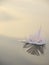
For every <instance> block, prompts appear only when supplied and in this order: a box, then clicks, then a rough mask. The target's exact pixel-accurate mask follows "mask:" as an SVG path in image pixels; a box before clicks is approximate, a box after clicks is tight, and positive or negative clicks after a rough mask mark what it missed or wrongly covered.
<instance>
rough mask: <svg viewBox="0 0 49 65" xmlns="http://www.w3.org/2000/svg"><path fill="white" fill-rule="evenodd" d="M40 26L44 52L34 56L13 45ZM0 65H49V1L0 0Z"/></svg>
mask: <svg viewBox="0 0 49 65" xmlns="http://www.w3.org/2000/svg"><path fill="white" fill-rule="evenodd" d="M40 26H41V36H42V37H44V38H45V39H46V41H47V43H46V49H45V53H44V54H43V55H40V56H34V55H31V54H28V53H27V52H26V49H24V48H23V45H24V44H23V43H17V42H16V41H17V38H26V37H28V36H29V35H34V34H35V33H36V32H37V31H38V30H39V28H40ZM0 65H49V0H0Z"/></svg>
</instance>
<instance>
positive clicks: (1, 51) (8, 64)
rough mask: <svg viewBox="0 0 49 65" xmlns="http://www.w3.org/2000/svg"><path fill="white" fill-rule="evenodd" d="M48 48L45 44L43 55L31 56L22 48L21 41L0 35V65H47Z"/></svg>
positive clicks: (48, 57) (48, 58)
mask: <svg viewBox="0 0 49 65" xmlns="http://www.w3.org/2000/svg"><path fill="white" fill-rule="evenodd" d="M48 49H49V45H48V44H47V48H46V50H45V54H44V55H41V56H33V55H30V54H28V53H27V52H26V51H25V49H23V43H16V39H15V38H9V37H5V36H0V65H37V64H38V65H44V64H45V65H48V64H49V62H48V60H49V50H48ZM37 59H38V60H37Z"/></svg>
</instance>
